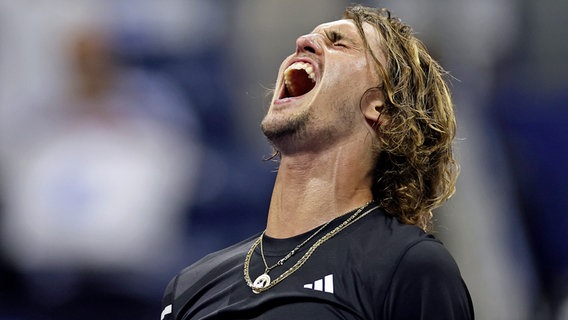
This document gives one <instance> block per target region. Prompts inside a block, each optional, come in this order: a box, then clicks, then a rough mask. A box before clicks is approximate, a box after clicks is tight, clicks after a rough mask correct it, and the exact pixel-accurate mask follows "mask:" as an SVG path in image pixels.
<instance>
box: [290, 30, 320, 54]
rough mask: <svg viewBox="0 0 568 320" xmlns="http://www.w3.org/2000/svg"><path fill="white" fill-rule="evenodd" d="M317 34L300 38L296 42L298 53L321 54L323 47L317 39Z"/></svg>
mask: <svg viewBox="0 0 568 320" xmlns="http://www.w3.org/2000/svg"><path fill="white" fill-rule="evenodd" d="M316 36H317V35H315V34H307V35H303V36H301V37H299V38H298V39H297V40H296V53H297V54H299V53H306V52H310V53H314V54H321V51H322V50H321V47H320V45H319V43H318V41H317V39H316Z"/></svg>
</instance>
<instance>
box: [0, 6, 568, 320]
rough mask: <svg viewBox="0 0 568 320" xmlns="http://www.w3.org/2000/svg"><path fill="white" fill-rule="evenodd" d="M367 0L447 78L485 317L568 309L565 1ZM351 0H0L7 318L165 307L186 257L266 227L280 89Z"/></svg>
mask: <svg viewBox="0 0 568 320" xmlns="http://www.w3.org/2000/svg"><path fill="white" fill-rule="evenodd" d="M361 3H362V4H365V5H370V6H385V7H387V8H389V9H391V11H392V12H393V13H394V15H396V16H399V17H401V18H402V19H403V20H404V21H406V22H407V23H409V24H410V25H412V26H413V27H414V30H415V32H416V33H417V34H418V37H419V38H421V39H422V40H423V41H424V42H425V43H426V45H427V47H428V48H429V50H430V51H431V53H432V54H433V55H434V56H435V57H436V58H437V59H438V60H439V61H440V62H441V64H442V65H443V66H444V67H445V68H446V69H448V70H449V71H450V72H451V75H452V76H453V78H454V79H453V80H452V90H453V94H454V99H455V108H456V113H457V117H458V124H459V131H458V139H457V141H456V153H457V156H458V159H459V161H460V163H461V168H462V171H461V178H460V180H459V183H458V189H457V193H456V195H455V196H454V198H452V200H451V201H450V202H449V203H448V204H447V205H446V206H445V207H443V208H442V209H440V210H438V212H437V216H436V217H437V228H436V229H437V233H436V235H437V236H438V237H439V238H441V239H442V240H443V241H444V243H445V244H446V246H447V247H448V248H449V249H450V251H451V252H452V254H453V255H454V256H455V258H456V260H457V262H458V264H459V265H460V268H461V270H462V274H463V277H464V279H465V281H466V283H467V284H468V286H469V288H470V291H471V294H472V297H473V300H474V304H475V308H476V313H477V319H482V320H483V319H489V320H491V319H495V320H509V319H510V320H529V319H537V320H540V319H542V320H559V319H562V320H566V319H568V299H567V298H568V216H567V211H568V182H567V181H568V150H567V148H566V146H567V142H568V126H567V125H566V124H565V122H566V120H568V117H567V116H568V106H567V102H568V80H566V75H567V74H568V62H567V59H566V58H565V57H566V56H568V28H566V27H565V23H564V22H565V21H564V17H563V14H561V13H562V12H567V11H568V2H566V1H561V0H540V1H530V0H477V1H467V0H452V1H450V0H412V1H411V0H408V1H395V0H385V1H362V2H361ZM349 4H351V1H349V2H348V1H343V0H341V1H340V0H309V1H306V0H287V1H279V0H262V1H261V0H248V1H245V0H242V1H228V0H226V1H223V0H164V1H156V0H52V1H37V0H35V1H34V0H18V1H10V0H0V320H24V319H26V320H27V319H32V320H39V319H49V320H51V319H138V320H140V319H142V320H143V319H157V318H158V317H159V313H160V299H161V294H162V292H163V290H164V288H165V286H166V284H167V282H168V281H169V279H170V278H171V277H172V276H173V275H174V274H175V273H176V272H177V271H179V270H180V269H181V268H183V267H184V266H186V265H188V264H190V263H192V262H194V261H196V260H197V259H199V258H201V257H202V256H204V255H205V254H207V253H209V252H211V251H214V250H217V249H220V248H222V247H225V246H227V245H229V244H232V243H235V242H237V241H239V240H242V239H244V238H245V237H249V236H251V235H253V234H255V233H257V232H260V231H261V230H262V229H263V228H264V224H265V215H266V211H267V208H268V203H269V198H270V194H271V188H272V183H273V180H274V177H275V173H274V170H275V168H276V164H275V163H274V162H271V161H263V159H264V158H266V157H267V156H269V155H270V153H271V148H270V147H269V145H268V144H267V143H266V142H265V140H264V137H263V136H262V133H261V132H260V130H259V122H260V120H261V119H262V116H263V115H264V112H265V110H266V107H267V104H268V101H269V97H270V96H269V94H267V92H268V91H269V89H270V88H272V86H273V83H274V81H275V79H276V74H277V70H278V67H279V65H280V62H281V61H282V60H283V58H284V57H286V56H287V55H288V54H289V53H291V52H293V50H294V46H295V39H296V38H297V37H298V36H299V35H302V34H305V33H308V32H310V31H311V30H312V29H313V28H314V27H315V26H316V25H318V24H320V23H322V22H326V21H331V20H336V19H338V18H340V17H341V14H342V12H343V9H344V7H345V6H347V5H349Z"/></svg>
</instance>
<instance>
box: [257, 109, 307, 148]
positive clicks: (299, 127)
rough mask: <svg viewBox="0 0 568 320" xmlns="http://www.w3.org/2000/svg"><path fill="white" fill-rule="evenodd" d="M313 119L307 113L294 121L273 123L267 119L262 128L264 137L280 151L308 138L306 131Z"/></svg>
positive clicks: (298, 116) (297, 116) (296, 117)
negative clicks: (286, 146)
mask: <svg viewBox="0 0 568 320" xmlns="http://www.w3.org/2000/svg"><path fill="white" fill-rule="evenodd" d="M311 118H312V115H311V113H309V112H306V113H302V114H299V115H296V116H295V117H294V118H292V119H287V120H285V121H283V120H282V119H280V120H279V121H271V120H267V118H265V119H264V120H263V121H262V123H261V125H260V128H261V129H262V132H263V133H264V136H265V137H266V138H267V139H268V141H270V143H271V144H272V145H273V146H274V147H275V148H276V149H278V150H280V149H281V148H284V146H285V145H289V144H293V143H295V142H298V141H299V140H302V138H303V137H305V136H306V129H307V127H308V124H309V123H310V121H311Z"/></svg>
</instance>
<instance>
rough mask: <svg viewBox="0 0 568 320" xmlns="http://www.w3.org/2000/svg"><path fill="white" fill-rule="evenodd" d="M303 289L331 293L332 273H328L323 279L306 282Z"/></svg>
mask: <svg viewBox="0 0 568 320" xmlns="http://www.w3.org/2000/svg"><path fill="white" fill-rule="evenodd" d="M304 288H305V289H310V290H315V291H322V292H327V293H333V274H328V275H327V276H325V277H323V279H318V280H316V281H314V282H313V283H306V284H305V285H304Z"/></svg>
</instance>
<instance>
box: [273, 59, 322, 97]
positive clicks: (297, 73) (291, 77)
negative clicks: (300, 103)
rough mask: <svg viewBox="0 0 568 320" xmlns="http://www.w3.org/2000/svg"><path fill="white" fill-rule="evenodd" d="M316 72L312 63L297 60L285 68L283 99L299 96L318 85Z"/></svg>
mask: <svg viewBox="0 0 568 320" xmlns="http://www.w3.org/2000/svg"><path fill="white" fill-rule="evenodd" d="M315 79H316V74H315V73H314V68H313V67H312V65H311V64H309V63H306V62H295V63H293V64H291V65H290V66H289V67H288V68H286V70H284V90H283V92H282V96H281V97H280V98H281V99H283V98H292V97H299V96H302V95H304V94H306V93H308V92H310V91H311V90H312V89H313V88H314V87H315V86H316V80H315Z"/></svg>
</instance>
